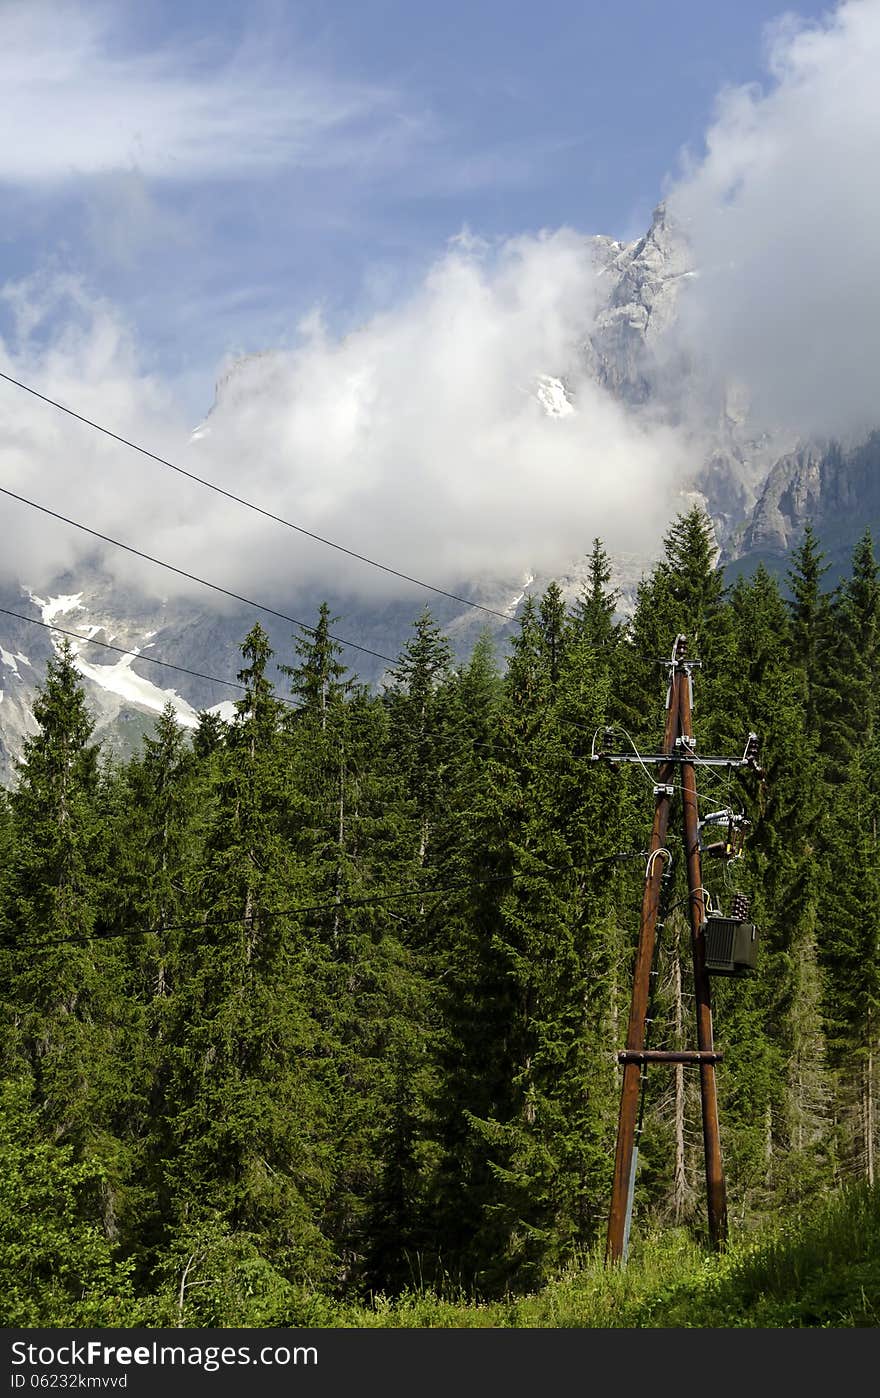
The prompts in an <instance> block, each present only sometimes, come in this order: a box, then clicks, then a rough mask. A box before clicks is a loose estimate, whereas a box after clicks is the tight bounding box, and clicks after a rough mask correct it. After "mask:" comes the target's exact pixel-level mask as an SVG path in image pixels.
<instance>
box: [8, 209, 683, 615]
mask: <svg viewBox="0 0 880 1398" xmlns="http://www.w3.org/2000/svg"><path fill="white" fill-rule="evenodd" d="M594 289H595V288H594V272H593V266H592V259H591V255H590V248H589V244H588V242H587V241H586V240H585V239H583V238H582V237H580V236H579V235H577V234H575V233H573V232H571V231H570V230H561V231H558V232H555V233H552V234H545V235H541V236H538V237H523V238H516V239H512V240H510V241H508V242H506V243H504V244H501V245H499V246H496V247H489V246H486V245H484V244H481V243H479V242H478V241H476V240H472V239H468V238H460V239H457V240H455V242H454V243H453V244H452V245H451V246H450V247H449V249H448V250H447V251H446V252H445V253H444V255H443V256H442V257H441V258H440V259H439V260H438V261H437V262H436V263H435V265H434V266H433V267H432V268H431V269H430V271H429V273H428V275H427V276H426V278H425V279H424V281H423V283H422V284H421V285H420V286H419V287H418V288H417V290H416V291H415V292H414V293H413V294H412V295H411V296H410V297H409V298H408V299H407V300H406V301H404V302H403V303H401V304H399V305H398V306H397V307H396V308H395V309H393V310H391V311H388V312H386V313H384V314H381V315H377V316H375V317H374V318H373V319H372V320H371V321H369V322H368V323H367V324H365V325H364V326H363V327H362V328H361V329H359V330H358V331H356V332H355V333H353V334H350V335H348V336H344V337H337V336H333V335H331V334H329V333H328V332H327V331H326V329H325V328H324V326H323V325H322V322H321V319H320V316H318V315H317V314H316V315H315V316H314V317H312V318H311V319H310V320H309V321H308V322H307V323H306V324H304V325H303V326H302V327H301V340H300V343H299V346H298V348H297V349H295V350H292V351H290V352H275V353H269V354H266V355H258V356H253V357H251V358H249V359H246V360H244V361H239V362H238V363H234V364H232V365H231V366H229V367H228V372H227V374H226V376H225V381H224V382H222V383H221V387H220V391H219V393H218V400H217V404H216V406H215V408H214V410H213V411H212V412H211V413H210V415H209V416H208V418H207V421H206V423H205V424H204V426H203V428H202V429H201V430H200V431H199V432H198V433H197V434H196V436H195V438H194V440H192V441H190V440H189V439H190V430H189V429H190V428H191V426H192V425H191V424H188V425H184V423H183V421H182V419H181V414H180V411H179V409H178V408H177V406H176V405H175V401H174V395H173V392H172V390H171V389H170V387H169V386H168V385H166V384H164V383H163V382H162V381H161V380H160V379H158V378H157V377H156V376H155V375H153V374H151V373H149V372H147V371H146V370H145V369H144V368H143V367H142V366H141V365H140V363H139V360H138V354H137V349H136V346H135V344H134V342H133V339H132V337H131V335H130V334H129V333H128V332H127V331H126V329H125V327H124V326H123V325H122V324H120V322H119V319H118V317H117V316H116V315H115V313H114V311H113V309H112V307H109V306H107V305H106V304H102V303H100V302H93V301H90V300H89V298H88V297H87V296H86V294H85V293H84V291H83V289H82V287H81V286H80V285H79V284H78V283H76V282H74V281H70V280H66V281H65V280H61V281H59V280H58V279H56V280H55V281H52V282H47V283H41V282H38V281H33V280H32V281H30V282H28V283H25V284H23V285H18V286H15V287H9V288H7V289H6V292H5V297H6V301H7V303H8V305H9V306H10V307H11V308H12V309H13V310H14V312H15V316H16V325H17V331H16V334H15V336H13V337H10V341H9V342H8V343H7V344H5V345H3V346H2V347H0V367H2V368H3V369H4V371H6V372H8V373H11V374H13V375H15V376H16V377H19V378H24V379H25V380H27V381H28V382H31V383H33V384H34V386H35V387H37V388H39V389H40V390H41V391H42V392H45V393H47V394H48V395H50V396H52V397H56V398H59V399H61V400H63V401H64V402H66V403H68V404H69V405H70V406H71V407H73V408H75V409H76V410H77V411H78V412H81V413H82V414H83V415H85V416H90V417H94V418H96V419H97V420H98V421H100V422H102V423H104V424H106V425H107V426H109V427H111V428H113V429H114V430H116V431H118V432H120V433H121V434H122V435H125V436H129V437H132V438H134V439H136V440H138V441H140V442H141V443H143V444H144V445H145V446H147V447H149V448H150V449H151V450H153V451H155V452H157V453H158V454H160V455H164V456H167V457H169V458H170V459H171V460H173V461H176V462H178V463H179V464H180V465H182V466H184V467H185V468H186V469H189V470H192V471H195V472H197V473H198V474H200V475H204V476H206V477H208V478H210V479H211V480H213V481H215V482H216V483H217V484H220V485H222V486H224V487H225V488H227V489H230V490H233V491H235V492H236V493H237V494H239V495H243V496H246V497H248V498H249V499H252V500H254V501H255V502H257V503H259V504H261V505H264V506H265V507H266V508H268V509H271V510H272V511H274V512H275V513H278V514H281V515H283V516H285V517H287V518H289V519H291V520H293V521H295V522H296V523H298V524H300V525H302V526H303V527H304V528H307V529H309V530H312V531H314V532H316V533H318V534H321V535H323V536H325V537H328V538H331V539H334V540H336V541H337V542H339V543H342V544H344V545H346V546H348V547H349V548H352V549H355V550H357V552H359V553H362V554H367V555H370V556H372V557H376V558H378V559H380V560H382V561H383V562H387V563H388V564H390V565H391V566H393V567H395V568H397V569H399V570H401V571H403V572H406V573H410V574H412V575H414V576H416V577H419V578H423V579H425V580H426V581H429V582H433V583H435V584H436V585H437V586H440V587H445V588H452V589H454V590H457V589H458V588H459V587H460V586H462V585H465V584H467V583H468V582H477V583H479V582H480V581H481V580H490V579H498V578H503V577H509V578H512V579H518V578H521V577H522V576H523V573H524V572H525V571H526V570H528V571H532V572H552V571H554V570H557V569H560V568H562V567H564V566H565V565H566V563H568V562H570V561H571V560H573V559H576V558H578V557H580V556H582V555H583V554H584V553H585V552H586V551H587V550H588V549H589V546H590V541H591V540H592V538H593V537H594V535H597V534H598V535H601V536H602V537H603V538H605V540H606V541H607V543H608V545H609V546H610V547H611V548H624V549H627V550H633V549H640V548H645V549H647V550H649V551H650V550H652V549H653V548H654V547H655V546H656V540H657V537H658V532H659V531H660V530H662V527H663V525H664V523H665V521H666V520H667V519H668V517H669V514H670V511H671V509H672V502H673V499H674V496H675V490H676V485H677V482H678V481H679V480H680V479H681V476H682V472H683V468H684V464H685V463H684V462H683V460H682V450H681V446H680V444H679V442H678V440H677V439H676V438H675V436H674V435H673V434H672V433H671V432H670V431H667V430H664V429H657V428H655V429H652V430H650V431H649V430H646V429H643V428H642V427H640V426H639V425H638V424H637V423H636V422H634V421H633V420H632V419H631V418H630V417H628V416H627V414H626V411H625V410H624V408H623V407H622V406H621V405H620V404H618V403H617V402H616V401H614V400H613V399H612V398H611V397H610V396H609V395H608V394H607V393H606V392H605V391H604V390H602V389H601V388H599V387H598V386H597V385H596V384H595V383H593V382H592V381H590V380H589V379H587V378H586V377H581V378H580V379H577V378H569V379H568V380H567V387H568V393H569V397H570V400H571V402H572V405H573V410H572V411H563V412H561V413H560V412H559V411H558V409H559V406H560V401H559V392H558V391H557V394H556V403H555V407H556V411H555V412H552V413H549V414H548V411H547V406H546V405H547V403H548V402H549V403H550V405H551V408H552V407H553V406H554V402H553V394H550V395H549V397H548V393H547V388H546V385H544V387H543V389H542V379H541V376H546V375H555V374H560V373H565V372H566V370H568V369H569V368H570V366H572V365H573V364H576V363H577V360H578V353H577V351H578V346H579V344H580V342H581V339H582V337H583V333H584V327H585V325H589V323H590V319H591V316H592V314H593V301H594ZM0 390H2V392H0V468H2V482H3V483H4V484H6V485H8V486H9V488H10V489H13V490H17V491H18V492H19V493H21V494H24V495H30V496H32V497H33V498H35V499H38V500H39V501H40V502H41V503H44V504H48V505H50V506H51V507H52V508H54V509H56V510H58V511H59V512H61V513H65V514H70V515H72V516H73V517H74V518H77V519H85V520H87V522H89V523H91V524H92V526H93V527H94V528H97V529H99V530H101V532H104V533H107V534H111V535H113V536H114V537H117V538H121V539H123V540H126V541H129V542H132V543H134V544H136V545H137V546H138V547H139V548H141V549H144V550H146V551H148V552H151V553H154V554H156V555H158V556H159V557H161V558H164V559H167V560H168V561H170V562H174V563H176V564H178V565H179V566H181V567H184V568H186V569H187V570H189V571H193V572H197V573H201V574H202V575H203V576H207V577H209V578H211V579H216V580H217V581H220V582H223V583H224V584H225V585H227V586H229V587H232V588H234V589H235V590H236V591H245V590H250V592H251V594H252V595H253V594H254V591H255V590H257V589H258V590H259V595H260V596H261V597H265V596H271V597H273V598H278V597H279V596H285V595H287V596H290V595H293V594H295V593H296V591H297V590H298V589H302V588H308V589H309V590H310V591H314V590H315V589H323V590H326V591H327V592H328V593H330V594H332V595H334V596H337V597H338V596H340V595H344V594H354V595H358V596H363V595H368V596H377V597H387V596H392V595H398V596H399V595H404V594H405V595H407V596H411V597H412V596H416V597H417V598H418V600H419V602H421V601H422V600H425V596H426V595H425V594H424V593H415V594H414V592H413V589H412V587H411V586H410V585H408V584H404V583H401V582H399V581H395V580H394V579H391V578H389V577H388V576H387V575H385V574H381V573H378V572H377V571H376V570H374V569H370V568H368V567H366V566H364V565H363V564H360V563H356V562H355V561H353V560H351V559H346V558H344V557H343V556H342V555H340V554H339V553H335V552H331V551H330V550H328V549H326V548H324V547H322V546H320V545H318V544H316V543H314V542H313V541H311V540H308V539H305V538H302V537H301V536H299V535H296V534H293V533H291V532H290V531H289V530H285V529H283V528H281V527H280V526H278V525H274V524H272V523H271V522H269V521H267V520H264V519H260V518H259V517H257V516H255V515H254V514H252V513H250V512H248V511H245V510H243V509H241V508H240V507H237V506H234V505H232V504H229V503H228V502H224V501H223V500H221V499H218V497H217V496H216V495H212V494H210V493H209V492H207V491H205V490H203V489H200V488H199V487H197V486H194V485H191V484H190V483H188V482H186V481H185V480H181V479H180V477H178V476H174V475H172V474H171V473H169V472H168V471H167V470H165V469H164V468H162V467H161V466H158V465H154V464H152V463H150V462H148V461H144V460H143V459H140V458H138V457H137V456H135V455H134V454H132V453H131V452H128V451H126V449H125V448H123V447H121V446H119V445H117V444H114V443H113V442H109V441H107V439H102V438H101V437H99V436H98V435H97V434H95V433H93V432H90V431H89V430H88V429H87V428H85V427H82V426H80V425H78V424H76V423H71V422H70V420H69V419H67V418H64V417H62V416H61V415H60V414H58V413H57V412H54V411H53V410H52V409H50V408H47V407H45V406H44V405H42V404H40V403H38V402H35V401H34V400H33V399H29V398H27V397H26V396H25V395H23V394H21V393H20V392H19V391H17V390H15V389H14V388H12V387H10V386H9V385H5V384H0ZM542 399H543V400H544V401H543V402H542ZM562 406H563V408H564V407H566V406H567V405H566V404H565V402H564V400H562ZM3 517H4V518H5V521H6V524H5V528H4V533H5V535H6V543H5V549H4V557H3V566H4V568H5V570H6V572H7V574H8V575H10V576H13V577H22V576H27V577H29V578H31V579H33V585H36V584H37V581H38V580H41V578H42V577H45V575H46V574H47V572H49V571H50V570H51V572H53V573H54V572H55V571H57V570H58V568H59V565H63V566H67V567H75V566H76V563H77V560H79V559H82V558H83V557H84V556H85V555H86V554H87V553H91V552H92V551H93V550H94V548H95V544H94V541H91V540H88V539H87V538H85V537H84V536H79V535H76V534H75V533H74V532H73V531H70V530H68V529H65V528H64V527H63V526H60V525H55V524H52V523H51V522H47V521H46V520H45V519H43V518H42V517H40V516H38V515H35V514H34V513H33V512H32V511H28V510H25V509H24V508H23V507H21V506H18V505H14V504H13V503H12V502H8V501H7V502H4V505H3ZM102 552H103V553H104V554H105V557H106V561H107V564H108V565H109V566H110V567H111V568H112V569H113V570H114V572H115V574H116V575H117V576H118V577H120V578H121V579H129V578H132V577H133V576H136V577H137V578H138V580H141V581H142V580H145V579H146V578H148V577H149V576H151V575H150V573H149V571H148V570H146V569H144V568H140V567H137V566H136V565H135V564H134V562H133V561H132V560H130V559H128V558H126V557H124V556H122V557H120V556H119V555H118V554H116V553H115V551H113V550H104V551H102ZM152 576H153V577H154V578H155V577H156V576H158V577H159V578H161V582H160V584H159V587H158V590H159V591H161V592H168V593H171V594H173V593H175V592H177V591H179V590H180V589H181V586H182V585H181V584H180V583H179V582H178V581H175V580H174V579H173V578H171V577H169V576H167V575H161V574H158V575H157V574H155V573H154V574H153V575H152ZM41 585H42V582H41ZM154 585H155V584H154ZM187 590H189V591H191V589H187Z"/></svg>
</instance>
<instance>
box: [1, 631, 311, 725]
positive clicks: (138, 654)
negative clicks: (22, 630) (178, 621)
mask: <svg viewBox="0 0 880 1398" xmlns="http://www.w3.org/2000/svg"><path fill="white" fill-rule="evenodd" d="M0 613H2V614H3V616H11V617H14V618H15V620H16V621H26V622H27V623H28V624H29V625H30V626H42V627H43V629H44V630H46V631H57V632H58V634H59V635H61V636H71V637H72V638H73V640H75V641H79V642H81V644H83V645H89V646H102V647H103V649H104V650H112V651H115V652H116V654H117V655H130V656H132V657H133V659H135V660H147V661H149V663H150V664H151V665H161V666H162V668H163V670H178V671H179V672H180V674H182V675H192V676H193V678H194V679H197V680H211V681H212V682H213V683H214V684H225V685H228V686H229V687H230V688H231V689H240V690H243V691H244V692H245V693H247V685H246V684H240V683H239V682H238V680H221V678H220V676H219V675H205V674H203V673H202V671H201V670H188V669H187V668H186V666H185V665H172V663H171V661H170V660H159V659H157V657H156V656H155V655H146V654H145V652H144V651H140V650H125V649H124V648H123V647H122V646H114V645H111V644H110V642H109V641H96V640H95V639H94V637H91V636H81V635H80V633H79V632H78V631H65V629H64V627H63V626H55V625H53V624H52V622H49V621H38V620H37V618H36V617H33V616H24V615H23V613H21V612H11V611H10V610H9V608H8V607H0ZM275 698H276V699H277V701H278V703H279V704H289V705H290V707H291V708H295V709H298V708H299V707H300V705H299V704H294V702H293V700H292V699H285V698H284V697H283V695H280V694H279V695H276V696H275Z"/></svg>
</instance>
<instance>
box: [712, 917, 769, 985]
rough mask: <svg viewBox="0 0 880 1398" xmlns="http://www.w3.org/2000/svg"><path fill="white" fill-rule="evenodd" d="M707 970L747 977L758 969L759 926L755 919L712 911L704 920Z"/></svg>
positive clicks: (719, 973)
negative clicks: (747, 919)
mask: <svg viewBox="0 0 880 1398" xmlns="http://www.w3.org/2000/svg"><path fill="white" fill-rule="evenodd" d="M703 940H704V944H705V948H706V970H707V971H709V972H711V974H712V975H713V976H744V975H748V973H749V972H750V971H754V969H755V966H756V964H757V954H758V929H757V927H755V925H754V923H752V922H742V921H741V920H740V919H739V918H735V917H721V916H720V915H719V914H715V913H710V914H709V916H708V917H707V918H706V921H705V922H704V923H703Z"/></svg>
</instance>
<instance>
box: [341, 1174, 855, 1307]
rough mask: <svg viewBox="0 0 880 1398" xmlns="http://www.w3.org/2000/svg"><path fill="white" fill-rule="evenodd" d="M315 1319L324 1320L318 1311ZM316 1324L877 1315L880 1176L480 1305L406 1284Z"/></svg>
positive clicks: (589, 1263)
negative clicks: (791, 1210) (816, 1202)
mask: <svg viewBox="0 0 880 1398" xmlns="http://www.w3.org/2000/svg"><path fill="white" fill-rule="evenodd" d="M319 1323H320V1322H319ZM323 1323H324V1324H328V1323H329V1324H331V1325H342V1326H346V1327H353V1328H365V1327H372V1326H390V1327H415V1328H421V1329H434V1328H464V1327H489V1328H498V1327H503V1328H508V1329H510V1328H520V1327H532V1328H535V1327H586V1328H606V1327H611V1328H619V1327H622V1328H626V1329H637V1328H644V1327H653V1328H661V1327H674V1328H679V1327H699V1328H724V1329H728V1328H734V1327H757V1328H760V1329H771V1328H779V1327H783V1328H798V1327H805V1326H809V1327H831V1328H842V1327H849V1326H871V1327H873V1326H880V1187H878V1188H875V1189H874V1190H868V1189H866V1188H852V1189H849V1190H847V1191H844V1192H843V1193H841V1194H838V1195H835V1196H833V1197H832V1198H831V1199H829V1200H826V1201H824V1203H823V1204H821V1205H820V1206H818V1207H816V1208H814V1209H813V1210H812V1211H811V1212H810V1213H809V1214H805V1215H804V1216H803V1217H801V1218H799V1219H793V1220H790V1221H789V1222H787V1223H786V1224H785V1225H783V1226H781V1227H780V1228H778V1229H777V1230H775V1231H774V1232H772V1233H765V1234H762V1235H761V1236H760V1237H758V1238H753V1239H750V1240H749V1241H747V1242H746V1241H743V1242H739V1243H735V1244H734V1245H733V1246H732V1247H731V1249H730V1251H729V1252H728V1253H727V1254H726V1255H725V1256H723V1257H707V1256H706V1254H705V1253H703V1252H702V1251H701V1250H700V1249H699V1248H698V1247H697V1246H696V1244H694V1243H693V1242H692V1241H691V1240H689V1239H688V1238H687V1237H685V1236H684V1235H683V1234H682V1233H680V1232H668V1233H667V1234H665V1235H664V1236H663V1237H661V1238H658V1239H654V1240H649V1241H648V1242H646V1243H645V1244H644V1245H643V1247H642V1248H641V1250H640V1253H639V1255H638V1256H636V1255H634V1256H633V1258H632V1259H631V1261H630V1263H629V1265H628V1266H627V1267H626V1268H625V1269H620V1270H615V1271H613V1272H609V1271H606V1270H605V1269H604V1268H603V1266H602V1263H601V1259H600V1258H599V1257H590V1258H587V1259H586V1260H585V1262H584V1264H583V1265H582V1266H581V1267H580V1268H579V1269H578V1270H576V1271H574V1270H573V1271H571V1272H570V1273H568V1274H567V1275H566V1276H564V1277H562V1278H560V1279H559V1280H558V1281H555V1282H553V1283H551V1284H550V1285H548V1286H547V1287H545V1288H544V1290H542V1291H541V1292H538V1293H536V1294H535V1295H533V1296H525V1297H521V1298H518V1299H516V1300H511V1301H504V1302H494V1303H489V1304H486V1305H479V1306H477V1305H468V1304H467V1303H466V1302H464V1301H455V1300H443V1299H441V1298H437V1297H432V1296H426V1295H411V1296H407V1297H404V1298H402V1299H401V1300H399V1301H397V1302H394V1303H391V1302H387V1301H385V1300H383V1299H382V1298H378V1299H377V1300H376V1301H375V1303H374V1304H373V1306H372V1307H369V1308H355V1307H351V1308H347V1309H345V1310H340V1312H339V1313H338V1314H337V1315H336V1316H335V1317H334V1319H333V1320H325V1321H324V1322H323Z"/></svg>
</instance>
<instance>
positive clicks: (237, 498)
mask: <svg viewBox="0 0 880 1398" xmlns="http://www.w3.org/2000/svg"><path fill="white" fill-rule="evenodd" d="M0 379H5V380H6V382H7V383H11V384H13V385H14V386H15V387H16V388H20V389H23V390H24V392H25V393H29V394H31V396H32V397H33V398H39V400H40V402H42V403H48V405H49V406H50V407H52V408H57V409H58V411H59V412H62V413H66V414H67V416H68V417H72V418H75V419H76V421H77V422H82V423H84V424H85V426H86V427H92V428H94V430H95V431H96V432H102V433H103V434H104V436H105V437H110V438H112V440H113V441H114V442H119V443H120V444H121V445H122V446H124V447H130V448H131V450H132V451H136V452H140V454H141V456H146V457H148V458H149V459H150V460H151V461H156V462H158V464H159V465H160V466H167V468H168V470H169V471H176V473H177V474H178V475H179V476H185V477H186V479H187V480H190V481H195V483H196V485H203V486H204V487H205V488H206V490H213V491H214V493H215V495H222V496H223V497H224V499H226V500H232V501H234V503H235V504H236V505H243V506H244V507H245V509H247V510H253V512H254V514H258V515H262V516H263V517H264V519H271V520H273V521H274V523H275V524H283V525H284V527H285V529H293V530H295V531H296V533H297V534H303V535H304V536H305V537H306V538H307V539H314V541H315V542H316V543H318V544H323V545H324V546H325V547H326V548H330V549H335V550H336V552H337V553H344V554H346V555H347V557H349V558H354V559H357V561H358V562H359V563H366V564H368V565H369V566H370V567H371V568H378V569H379V570H380V572H382V573H389V574H390V575H391V576H392V577H394V578H401V579H402V580H403V581H404V582H408V583H412V584H413V585H414V586H415V587H422V588H424V589H425V590H426V591H428V592H435V593H437V595H438V596H440V597H448V598H449V599H450V600H451V601H453V602H461V603H462V605H463V606H465V607H473V608H474V610H476V611H478V612H486V613H487V614H488V615H489V616H497V617H501V619H502V621H512V620H513V617H514V614H513V613H511V612H509V611H507V612H500V611H497V610H496V609H495V608H494V607H484V606H483V605H482V603H480V602H473V601H472V600H471V599H470V598H469V597H460V596H459V595H458V594H457V593H455V592H447V591H446V589H445V588H443V587H435V585H434V584H433V583H429V582H424V581H423V580H422V579H421V578H414V577H412V576H411V575H410V574H409V573H402V572H400V570H399V569H397V568H392V567H390V566H389V565H388V564H387V563H380V562H378V560H377V559H375V558H368V557H367V555H366V554H363V553H357V552H356V551H355V550H354V549H350V548H346V547H345V545H344V544H337V543H336V542H335V541H334V540H333V539H325V538H324V537H323V536H322V535H321V534H315V533H314V532H313V531H312V530H311V529H305V528H304V527H303V525H301V524H294V523H293V521H292V520H289V519H285V518H284V516H283V515H277V514H275V513H274V512H273V511H272V510H267V509H264V508H263V506H262V505H257V504H255V503H254V501H253V500H246V499H245V498H244V497H243V496H241V495H236V494H234V492H233V491H231V490H225V489H224V488H223V486H220V485H217V484H216V483H215V482H214V481H209V480H206V479H205V478H204V476H197V475H196V474H195V472H194V471H186V470H184V468H183V467H182V466H176V465H175V464H174V462H173V461H168V460H166V458H165V457H164V456H158V455H157V454H156V452H154V451H149V450H148V449H147V448H146V447H142V446H140V445H139V444H138V443H137V442H133V441H131V440H130V439H129V438H128V437H121V436H120V435H119V433H118V432H111V430H110V428H109V427H102V425H101V423H100V422H95V421H93V419H92V418H88V417H84V416H83V415H82V413H76V412H74V411H73V409H72V408H68V407H66V406H65V405H64V403H59V402H58V401H57V399H55V398H49V397H48V395H47V394H45V393H39V392H38V391H37V389H35V388H31V386H30V385H29V384H26V383H22V381H21V379H14V378H13V377H12V375H11V374H4V373H2V372H0Z"/></svg>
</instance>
